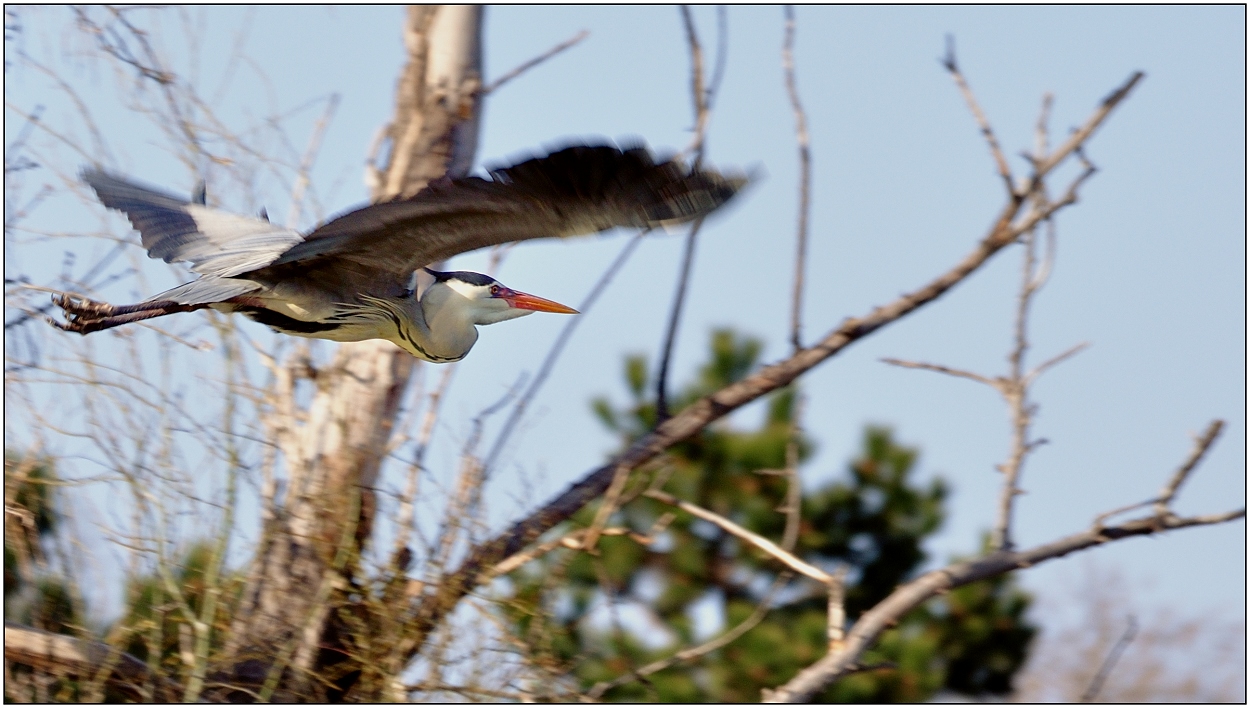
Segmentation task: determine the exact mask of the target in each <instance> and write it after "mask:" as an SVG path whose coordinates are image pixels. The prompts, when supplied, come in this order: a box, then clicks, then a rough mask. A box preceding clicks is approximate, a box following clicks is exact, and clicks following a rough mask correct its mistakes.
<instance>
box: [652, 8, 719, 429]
mask: <svg viewBox="0 0 1250 708" xmlns="http://www.w3.org/2000/svg"><path fill="white" fill-rule="evenodd" d="M680 10H681V19H682V24H683V26H684V27H685V29H686V42H687V44H688V45H689V46H690V100H691V103H692V104H693V106H694V126H695V135H694V142H692V143H691V145H690V147H689V148H688V150H689V151H692V152H693V153H694V156H695V157H694V166H695V168H696V169H697V168H698V166H699V165H700V164H701V163H702V162H703V150H704V146H705V138H706V130H707V122H708V115H709V110H708V94H707V92H706V91H705V90H704V88H703V47H702V45H701V44H699V34H698V31H697V30H696V29H695V26H694V19H693V18H692V17H691V16H690V8H689V7H687V6H685V5H682V6H681V8H680ZM702 227H703V218H702V217H699V218H698V219H696V220H695V222H694V223H693V224H691V226H690V232H689V233H688V234H687V235H686V247H685V249H684V250H683V251H682V259H681V271H680V274H679V275H678V278H677V291H676V292H675V293H674V294H673V304H672V307H670V308H669V313H668V327H667V328H666V329H665V333H664V345H663V347H662V348H661V349H660V368H659V372H658V373H657V374H656V381H655V420H656V425H659V424H661V423H663V422H664V421H666V420H668V418H669V416H670V413H669V409H668V372H669V368H670V366H671V364H672V358H673V346H674V345H675V344H676V341H677V328H678V325H679V323H680V322H681V312H682V306H683V305H684V304H685V301H686V289H687V287H688V286H689V283H690V270H691V268H692V267H693V265H694V249H695V244H696V242H697V239H698V236H699V229H701V228H702Z"/></svg>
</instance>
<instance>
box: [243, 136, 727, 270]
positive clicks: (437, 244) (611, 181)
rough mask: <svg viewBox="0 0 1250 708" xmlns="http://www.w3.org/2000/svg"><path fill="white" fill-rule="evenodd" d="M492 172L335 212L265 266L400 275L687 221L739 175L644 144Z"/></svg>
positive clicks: (590, 149) (722, 196) (721, 198)
mask: <svg viewBox="0 0 1250 708" xmlns="http://www.w3.org/2000/svg"><path fill="white" fill-rule="evenodd" d="M490 176H491V179H489V180H486V179H481V178H477V177H468V178H463V179H443V180H438V181H436V182H433V183H431V184H430V185H429V186H428V187H427V188H426V189H424V190H422V191H421V192H420V193H418V194H417V195H416V196H414V197H412V198H410V199H406V200H402V201H393V202H386V203H382V204H375V205H372V206H368V207H364V208H363V209H359V210H357V211H354V212H351V213H349V214H346V215H344V216H341V217H339V218H337V219H334V220H333V221H331V222H329V223H327V224H325V225H323V226H321V227H320V228H318V229H316V230H315V231H313V232H312V233H310V234H308V235H307V236H306V237H305V238H304V242H303V243H300V244H299V245H296V246H293V247H292V248H291V249H290V250H288V251H287V252H286V253H284V254H282V256H281V257H280V258H278V259H277V260H275V261H274V262H273V263H272V266H271V268H272V269H273V271H274V272H277V271H279V270H280V269H283V268H284V267H286V266H298V267H303V268H307V269H309V270H318V271H319V270H324V269H327V268H330V267H331V266H330V264H329V263H328V262H327V261H330V260H331V259H332V260H333V262H334V263H335V264H336V267H340V266H341V267H348V268H351V269H353V270H358V271H359V272H374V273H375V274H376V275H375V277H376V276H381V275H382V274H383V273H386V274H387V275H389V276H392V277H394V278H399V281H397V282H402V281H404V280H406V279H407V277H408V275H410V274H411V273H412V272H413V271H414V270H416V269H417V268H420V267H422V266H426V265H429V264H431V263H435V262H437V261H441V260H445V259H447V258H450V257H452V256H454V255H457V254H460V253H466V252H468V251H473V250H476V249H478V248H483V247H486V246H494V245H497V244H502V243H509V242H512V241H523V240H526V239H532V238H542V237H547V236H573V235H577V234H589V233H595V232H598V231H604V230H607V229H610V228H613V227H617V226H632V227H643V228H645V227H651V226H666V225H670V224H676V223H681V222H684V221H690V220H692V219H695V218H698V217H701V216H704V215H706V214H708V213H710V212H712V211H713V210H714V209H716V208H717V207H719V206H720V205H722V204H724V203H725V202H726V201H728V200H729V199H730V197H732V196H733V195H734V194H735V193H736V192H737V191H738V190H739V189H740V188H741V187H742V186H743V185H744V184H745V183H746V181H747V180H746V178H745V177H743V176H736V175H735V176H724V175H721V174H719V173H717V172H714V171H711V170H693V171H692V170H690V169H688V168H687V167H685V166H684V165H683V164H681V163H680V162H677V161H673V160H670V161H666V162H661V163H659V164H656V163H655V161H654V160H653V158H652V156H651V153H650V152H648V151H647V150H646V149H645V148H631V149H627V150H623V151H622V150H620V149H618V148H616V147H611V146H584V145H583V146H576V147H570V148H566V149H564V150H560V151H559V152H555V153H552V154H550V155H547V156H546V157H537V158H533V159H530V160H527V161H525V162H522V163H520V164H517V165H514V166H512V167H506V168H502V169H496V170H492V171H491V172H490ZM344 261H349V262H350V264H348V263H344ZM266 271H267V272H268V271H269V269H266ZM258 275H259V274H258Z"/></svg>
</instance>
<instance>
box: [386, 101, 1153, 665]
mask: <svg viewBox="0 0 1250 708" xmlns="http://www.w3.org/2000/svg"><path fill="white" fill-rule="evenodd" d="M1134 83H1135V82H1134ZM1099 115H1101V110H1100V113H1099ZM1104 117H1105V116H1104ZM1100 120H1101V118H1100ZM1088 175H1089V173H1088V171H1087V172H1086V173H1084V174H1082V175H1081V176H1080V177H1078V178H1077V179H1076V180H1074V181H1073V183H1072V184H1071V185H1069V188H1068V196H1067V197H1065V198H1064V199H1062V200H1060V201H1058V202H1054V203H1049V204H1046V205H1044V206H1037V207H1034V208H1033V209H1031V210H1030V211H1029V212H1028V213H1026V214H1024V215H1021V210H1022V208H1023V201H1022V200H1019V199H1015V198H1012V199H1010V200H1008V203H1007V204H1006V205H1005V206H1004V207H1003V208H1002V210H1001V211H1000V212H999V214H998V216H997V217H996V218H995V220H994V223H993V225H992V226H991V227H990V229H989V232H988V233H987V234H986V235H985V237H984V238H983V239H982V240H981V241H980V242H979V243H978V244H977V245H976V247H975V248H974V249H973V250H972V251H971V252H970V253H969V254H968V255H966V256H965V257H964V258H963V259H962V260H961V261H960V262H959V263H957V264H956V265H955V266H954V267H952V268H951V269H950V270H948V271H946V272H945V273H943V274H941V275H940V276H938V277H937V278H935V279H933V280H932V281H930V282H929V283H928V284H926V285H924V286H923V287H921V288H919V289H917V290H915V291H912V292H910V293H907V294H905V295H903V296H901V297H899V298H897V299H896V300H894V301H893V302H891V303H889V304H887V305H883V306H881V307H877V308H875V309H873V310H872V311H871V312H870V313H868V314H867V315H865V316H863V317H860V318H848V319H847V320H846V321H844V322H843V323H842V325H841V326H839V327H837V328H836V329H834V330H833V331H831V332H829V333H828V334H827V335H826V336H825V337H824V338H823V339H822V340H821V341H819V342H817V343H816V344H815V345H813V346H811V347H808V348H806V349H803V350H801V351H799V352H798V353H796V354H795V355H793V356H791V357H790V358H788V359H786V360H784V361H782V362H779V363H777V364H773V365H771V366H766V367H764V368H763V369H762V370H760V371H758V372H756V373H755V374H752V375H751V376H748V377H746V378H744V379H742V380H741V381H738V382H736V383H734V384H731V385H729V386H727V387H725V388H723V389H721V390H720V391H717V392H716V393H713V394H712V395H710V396H707V397H705V398H703V399H700V400H699V401H696V402H695V403H693V404H691V405H690V406H688V407H686V408H685V409H684V410H682V411H681V412H680V413H678V414H677V415H675V416H673V417H672V418H670V419H669V420H667V421H665V422H664V423H662V424H660V425H658V426H657V427H656V428H655V429H654V430H652V431H651V432H649V433H648V434H646V435H644V436H643V437H642V438H640V439H639V440H637V441H636V442H635V443H634V444H633V445H631V446H630V447H629V449H627V450H626V451H624V452H623V453H621V454H620V455H618V456H617V457H616V458H615V459H613V460H612V461H611V462H609V463H608V464H606V465H604V466H602V467H599V468H598V469H596V470H594V471H592V472H590V473H589V474H587V475H586V476H585V477H584V478H583V479H582V480H581V481H579V482H577V483H575V484H573V485H572V486H571V487H570V488H569V489H568V490H566V491H565V492H564V493H562V494H561V495H560V496H558V497H557V498H556V499H554V500H552V501H551V502H550V503H548V504H547V505H545V506H544V507H543V508H541V509H539V510H538V511H536V512H534V513H533V514H531V515H530V516H529V517H527V518H525V519H523V520H521V521H518V522H517V523H515V524H514V525H513V526H512V527H511V528H509V529H508V530H507V531H505V532H504V533H502V534H500V535H499V536H496V537H495V538H494V539H492V540H490V541H488V542H486V543H483V544H480V545H479V546H477V547H476V548H475V549H474V550H473V551H472V552H471V553H470V554H469V555H468V557H467V558H466V559H465V560H464V562H463V563H462V564H461V566H460V569H459V570H457V571H456V572H455V573H453V574H452V575H450V576H449V577H448V578H447V580H446V582H444V583H443V585H442V586H441V587H440V588H439V589H438V591H437V592H434V593H431V594H429V595H427V596H425V597H424V598H423V601H422V603H421V606H420V607H418V608H417V611H416V612H415V614H414V617H413V627H414V630H415V633H414V636H413V639H412V640H411V644H410V645H409V647H408V648H407V652H408V654H409V655H411V654H412V653H415V652H416V651H417V650H418V648H419V647H420V646H421V644H422V643H423V642H424V641H425V636H426V635H427V634H428V632H429V631H430V629H432V628H433V626H434V625H435V624H436V623H437V622H438V621H439V619H440V618H441V617H442V616H443V615H444V614H445V613H447V612H449V611H450V610H451V609H452V608H453V607H454V606H455V604H456V603H457V602H458V601H459V598H461V597H463V596H464V595H465V594H466V593H468V592H469V591H470V590H471V589H472V588H473V587H474V586H475V585H476V584H477V582H478V580H479V578H480V577H481V574H482V573H483V572H484V571H486V570H487V569H488V568H490V567H491V566H493V565H494V564H495V563H497V562H499V560H501V559H503V558H506V557H508V556H510V555H513V554H515V553H517V552H519V551H520V550H521V549H522V548H524V547H525V546H527V545H529V544H530V543H532V542H533V541H534V540H535V539H537V538H538V537H539V536H541V535H542V534H543V533H545V532H546V531H547V530H548V529H550V528H552V527H553V526H555V525H556V524H558V523H560V522H562V521H564V520H565V519H567V518H569V516H571V515H572V514H574V513H575V512H576V511H577V510H578V509H580V508H581V507H582V506H584V505H585V504H586V503H588V502H589V501H591V500H593V499H594V498H596V497H598V496H599V495H600V494H602V493H603V492H604V491H605V490H606V489H607V488H608V486H609V485H610V484H611V482H612V479H613V478H614V477H615V476H616V472H617V470H618V469H621V468H625V469H637V468H638V467H639V466H641V465H642V464H644V463H646V462H648V461H650V460H652V459H654V458H655V457H656V456H658V455H660V454H661V453H662V452H663V451H664V450H666V449H667V448H668V447H669V446H671V445H673V444H675V443H677V442H680V441H682V440H685V439H687V438H689V437H691V436H692V435H695V434H696V433H698V432H699V431H700V430H702V429H703V428H704V427H706V426H707V425H708V424H709V423H711V422H713V421H715V420H717V419H719V418H721V417H723V416H725V415H727V414H729V413H730V412H732V411H734V410H736V409H738V408H740V407H742V406H744V405H746V404H747V403H750V402H751V401H754V400H757V399H758V398H760V397H762V396H764V395H766V394H768V393H770V392H772V391H775V390H777V389H778V388H781V387H783V386H785V385H787V384H789V383H790V382H791V381H794V380H795V379H796V378H798V377H799V376H800V375H802V374H803V373H804V372H806V371H808V370H810V369H812V368H813V367H815V366H817V365H819V364H820V363H822V362H823V361H825V360H826V359H829V358H830V357H832V356H835V355H836V354H838V353H840V352H841V351H842V350H844V349H846V347H848V346H850V345H851V344H852V343H854V342H856V341H858V340H860V339H862V338H864V337H866V336H868V335H870V334H872V333H873V332H875V331H877V330H878V329H881V328H882V327H885V326H887V325H889V324H891V323H893V322H896V321H898V320H899V319H901V318H903V317H905V316H907V315H908V314H910V313H911V312H914V311H915V310H917V309H918V308H920V307H923V306H924V305H926V304H928V303H930V302H933V301H934V300H936V299H937V298H939V297H941V296H942V295H943V294H944V293H946V292H947V291H948V290H950V289H951V288H953V287H954V286H956V285H957V284H959V283H960V282H962V281H963V280H964V279H965V278H967V277H968V276H969V275H971V274H972V273H973V272H974V271H976V270H977V269H978V268H980V267H981V266H982V265H983V264H984V263H985V262H986V261H987V260H989V259H990V258H991V257H992V256H993V255H994V254H996V253H997V252H999V251H1000V250H1002V249H1003V248H1005V247H1006V246H1008V245H1010V244H1011V243H1014V242H1015V240H1016V239H1017V238H1018V237H1019V235H1020V234H1021V233H1023V232H1024V231H1027V230H1028V229H1031V228H1033V227H1034V226H1035V225H1036V224H1038V223H1040V222H1041V221H1043V220H1045V219H1046V218H1048V217H1049V216H1051V215H1053V214H1055V213H1056V212H1057V211H1059V210H1060V209H1062V208H1064V207H1065V206H1067V205H1069V204H1072V203H1074V202H1075V200H1076V190H1077V189H1078V188H1079V186H1080V184H1082V183H1083V180H1084V179H1086V178H1087V177H1088ZM1017 216H1020V219H1019V221H1018V222H1017V221H1016V217H1017ZM1013 222H1015V223H1013Z"/></svg>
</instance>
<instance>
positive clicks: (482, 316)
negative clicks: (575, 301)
mask: <svg viewBox="0 0 1250 708" xmlns="http://www.w3.org/2000/svg"><path fill="white" fill-rule="evenodd" d="M425 270H426V272H427V273H429V274H430V275H432V276H434V279H435V282H434V284H433V285H431V286H430V288H429V289H427V290H426V292H425V294H424V295H423V296H422V300H423V301H424V300H425V299H426V298H430V296H433V298H432V299H433V300H436V301H438V304H439V305H441V306H442V308H451V309H453V310H455V311H459V312H463V313H464V316H465V317H466V319H468V320H469V321H470V322H472V323H473V324H476V325H488V324H495V323H496V322H503V321H504V320H511V319H515V318H517V317H524V316H525V315H528V314H531V313H533V312H557V313H561V314H570V315H571V314H577V310H574V309H573V308H571V307H566V306H564V305H561V304H560V303H558V302H554V301H552V300H547V299H546V298H541V297H538V296H537V295H530V294H529V293H523V292H520V291H517V290H513V289H512V288H509V287H507V286H505V285H504V284H503V283H500V282H499V281H498V280H495V279H494V278H492V277H490V276H489V275H482V274H481V273H473V272H470V271H463V270H461V271H453V272H450V273H442V272H439V271H434V270H430V269H429V268H426V269H425ZM440 290H442V291H443V292H438V291H440ZM440 309H441V308H440Z"/></svg>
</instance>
